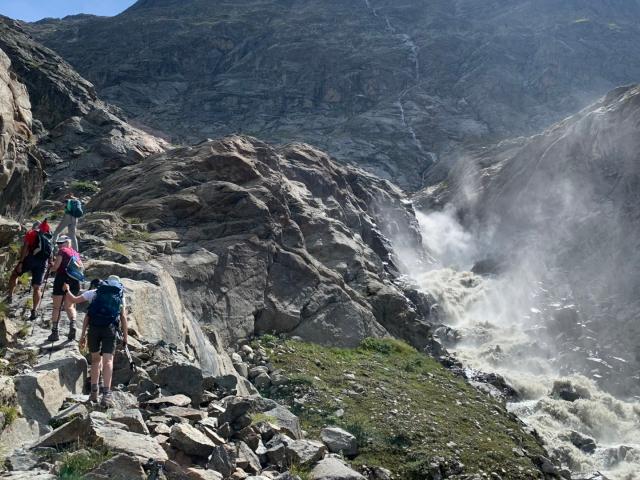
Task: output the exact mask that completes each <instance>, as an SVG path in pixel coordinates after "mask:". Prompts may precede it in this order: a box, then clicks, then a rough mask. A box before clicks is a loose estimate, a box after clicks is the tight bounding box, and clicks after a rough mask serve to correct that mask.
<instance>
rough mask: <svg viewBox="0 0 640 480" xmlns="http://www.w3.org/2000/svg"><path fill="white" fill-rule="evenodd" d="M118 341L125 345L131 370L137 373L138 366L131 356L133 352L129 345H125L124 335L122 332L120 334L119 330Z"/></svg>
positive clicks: (125, 352)
mask: <svg viewBox="0 0 640 480" xmlns="http://www.w3.org/2000/svg"><path fill="white" fill-rule="evenodd" d="M118 340H120V341H122V342H123V344H124V354H125V355H126V356H127V360H128V361H129V368H130V369H131V371H132V372H133V373H135V372H136V371H137V368H138V367H137V366H136V364H135V362H134V361H133V357H132V356H131V352H130V351H129V345H127V344H126V343H124V336H123V335H122V332H120V330H118Z"/></svg>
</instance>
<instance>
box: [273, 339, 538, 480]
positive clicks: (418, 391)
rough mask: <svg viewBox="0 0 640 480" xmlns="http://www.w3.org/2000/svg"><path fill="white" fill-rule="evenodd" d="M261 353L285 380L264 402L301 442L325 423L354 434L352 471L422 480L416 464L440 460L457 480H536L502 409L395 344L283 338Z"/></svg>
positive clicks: (526, 442)
mask: <svg viewBox="0 0 640 480" xmlns="http://www.w3.org/2000/svg"><path fill="white" fill-rule="evenodd" d="M263 346H264V347H265V348H266V349H267V351H268V353H269V357H270V359H271V361H272V363H273V364H274V367H275V368H277V369H281V370H282V371H283V372H284V374H285V375H286V376H287V377H288V378H289V379H290V382H289V383H288V384H287V385H285V386H282V387H280V388H278V389H273V390H271V391H270V392H268V393H269V395H270V396H272V397H273V398H275V399H278V400H279V401H281V402H282V403H284V404H287V405H288V406H289V407H290V408H291V409H292V410H293V411H294V413H296V414H298V415H299V416H300V420H301V422H302V427H303V429H304V430H306V431H308V432H309V435H310V437H318V436H319V434H320V431H321V430H322V428H324V427H325V426H327V425H336V426H339V427H342V428H344V429H345V430H347V431H350V432H351V433H352V434H353V435H355V436H356V438H357V440H358V444H359V445H360V455H359V456H358V457H356V459H355V460H354V461H353V463H354V465H355V466H356V467H357V466H358V465H364V464H366V465H372V466H376V465H377V466H382V467H385V468H388V469H390V470H392V471H393V472H394V473H395V474H396V475H397V476H398V478H407V479H418V478H426V477H424V476H421V475H422V474H421V473H420V472H421V471H422V470H423V469H424V468H426V467H425V464H424V462H426V461H427V463H428V460H430V459H432V458H434V457H443V458H445V459H454V458H455V459H458V460H459V461H461V462H462V463H463V464H464V465H465V470H464V473H466V474H475V473H480V472H481V471H483V472H487V471H501V469H504V470H505V472H506V474H505V475H504V476H503V478H510V479H513V480H517V479H522V480H524V479H527V480H529V479H535V478H540V473H539V472H538V471H537V470H536V469H535V467H534V465H533V464H532V462H531V460H530V459H529V458H527V457H518V456H517V455H516V454H514V452H513V448H515V447H520V448H522V447H523V448H525V449H526V450H528V451H529V452H530V453H531V454H534V455H535V454H543V449H542V447H541V446H540V445H539V443H538V442H537V441H536V439H535V438H534V437H533V436H531V435H529V434H527V433H526V432H524V431H523V430H522V428H521V427H520V425H519V424H518V422H517V421H516V420H514V419H513V418H512V417H510V416H509V415H508V413H507V412H506V409H505V407H504V405H503V404H502V403H500V402H498V401H496V400H494V399H492V398H490V397H489V396H487V395H485V394H483V393H480V392H479V391H477V390H476V389H474V388H473V387H471V386H470V385H468V384H467V383H466V382H465V381H464V380H462V379H460V378H458V377H456V376H455V375H453V374H452V373H451V372H450V371H448V370H446V369H445V368H443V367H442V366H441V365H440V364H438V363H437V362H436V361H435V360H433V359H432V358H430V357H427V356H426V355H424V354H422V353H420V352H418V351H416V350H415V349H413V348H412V347H410V346H409V345H407V344H405V343H403V342H399V341H397V340H379V339H369V340H365V341H364V342H363V343H362V345H361V346H360V347H359V348H357V349H341V348H329V347H322V346H319V345H313V344H307V343H301V342H294V341H290V340H287V341H279V342H278V343H277V344H276V345H274V346H269V345H267V344H266V343H263ZM303 397H304V398H305V401H304V402H300V401H298V402H294V400H295V399H301V398H303ZM338 409H341V410H343V412H341V414H340V415H339V414H338V413H337V410H338ZM427 466H428V465H427Z"/></svg>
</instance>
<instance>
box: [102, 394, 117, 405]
mask: <svg viewBox="0 0 640 480" xmlns="http://www.w3.org/2000/svg"><path fill="white" fill-rule="evenodd" d="M115 405H116V404H115V403H113V396H112V395H111V390H108V391H106V392H104V393H103V394H102V400H101V401H100V406H101V407H104V408H113V407H115Z"/></svg>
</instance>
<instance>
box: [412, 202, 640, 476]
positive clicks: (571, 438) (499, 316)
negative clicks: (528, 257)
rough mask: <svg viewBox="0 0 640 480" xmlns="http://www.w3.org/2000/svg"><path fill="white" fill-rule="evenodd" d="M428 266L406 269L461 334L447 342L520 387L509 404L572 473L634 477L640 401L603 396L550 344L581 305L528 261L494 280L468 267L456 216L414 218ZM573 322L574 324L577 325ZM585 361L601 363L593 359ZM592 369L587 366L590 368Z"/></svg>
mask: <svg viewBox="0 0 640 480" xmlns="http://www.w3.org/2000/svg"><path fill="white" fill-rule="evenodd" d="M419 220H420V223H421V227H422V230H423V232H422V233H423V236H424V241H425V243H426V245H425V246H426V247H427V248H428V250H429V252H430V254H431V256H432V257H433V260H434V261H433V264H432V265H430V266H428V267H425V268H423V269H422V270H421V271H414V272H409V274H410V276H411V277H412V278H413V280H414V282H416V283H417V284H418V286H419V288H421V289H422V290H423V291H425V292H428V293H429V294H431V295H433V296H434V297H435V298H436V300H437V302H438V307H437V308H438V309H439V311H440V312H441V318H442V319H443V321H444V322H445V323H447V324H448V325H449V326H451V327H452V328H453V329H454V330H455V331H456V332H457V333H456V334H455V335H454V337H455V341H454V342H452V343H450V344H449V345H447V346H448V347H449V349H450V350H452V351H454V352H455V354H456V356H457V357H458V358H459V359H460V360H461V361H462V362H463V364H464V365H465V366H466V367H467V368H469V369H476V370H478V371H482V372H486V373H498V374H500V375H502V376H503V377H505V379H506V380H507V381H508V382H509V383H510V384H511V385H512V386H513V387H514V388H515V389H516V390H517V391H518V393H519V395H520V399H519V400H518V401H516V402H513V403H510V404H509V408H510V410H511V411H513V412H514V413H515V414H517V415H518V416H519V417H520V418H521V419H522V420H523V421H524V422H525V423H526V424H528V425H529V426H530V427H532V428H534V429H535V430H536V431H537V432H538V433H539V434H540V435H541V437H542V438H543V439H544V441H545V442H546V446H547V448H548V450H549V452H550V454H551V455H552V456H553V457H554V458H555V459H557V460H559V461H560V462H561V463H562V465H563V466H564V467H566V468H569V469H570V470H571V471H572V472H573V474H574V478H580V479H582V478H602V477H598V476H597V474H598V473H600V474H602V475H604V477H605V478H608V479H611V480H639V479H640V403H638V402H634V401H624V400H620V399H616V398H614V397H613V396H612V395H609V394H608V393H606V392H605V391H603V390H602V389H601V388H599V387H598V385H597V384H596V380H597V374H593V375H591V378H588V377H586V376H584V375H582V374H579V373H577V372H584V371H585V368H578V367H579V365H573V367H575V368H572V362H581V361H582V360H577V359H578V358H579V357H577V356H573V355H572V353H573V352H571V351H561V350H560V349H559V347H558V343H557V342H555V341H554V338H555V335H556V333H557V332H554V330H553V328H555V327H556V326H557V324H558V319H559V318H560V319H564V322H565V324H566V323H571V322H577V320H576V319H577V316H574V315H572V313H573V312H574V311H575V310H576V309H577V308H578V307H577V306H575V305H572V304H571V301H570V298H569V297H567V296H563V295H562V294H561V293H556V292H558V291H560V290H561V289H559V288H552V287H550V286H548V285H547V284H545V281H544V280H542V279H540V278H539V277H540V275H535V274H533V273H531V272H532V269H530V268H526V266H524V265H516V266H507V267H506V268H505V269H503V270H502V273H498V274H496V275H493V276H491V277H487V276H478V275H475V274H473V273H471V272H470V271H469V270H470V269H471V267H472V266H473V264H474V263H475V262H476V261H478V260H481V259H482V251H481V250H482V249H481V248H479V247H478V246H477V242H475V241H474V238H473V236H472V235H471V234H469V233H468V232H466V231H465V230H464V229H463V228H462V227H461V226H460V225H459V224H458V222H457V221H456V220H455V218H454V216H453V215H450V214H449V213H447V212H446V211H445V212H437V213H431V214H429V215H420V216H419ZM577 328H579V325H577ZM588 361H590V362H596V363H597V362H598V361H601V360H600V359H598V358H589V359H588ZM587 370H588V369H587Z"/></svg>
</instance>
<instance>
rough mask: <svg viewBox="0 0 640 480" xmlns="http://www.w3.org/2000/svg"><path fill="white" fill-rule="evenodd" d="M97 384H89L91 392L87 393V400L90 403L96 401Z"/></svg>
mask: <svg viewBox="0 0 640 480" xmlns="http://www.w3.org/2000/svg"><path fill="white" fill-rule="evenodd" d="M98 393H99V392H98V386H97V385H91V394H89V401H90V402H92V403H98Z"/></svg>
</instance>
